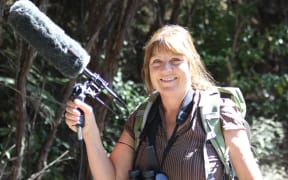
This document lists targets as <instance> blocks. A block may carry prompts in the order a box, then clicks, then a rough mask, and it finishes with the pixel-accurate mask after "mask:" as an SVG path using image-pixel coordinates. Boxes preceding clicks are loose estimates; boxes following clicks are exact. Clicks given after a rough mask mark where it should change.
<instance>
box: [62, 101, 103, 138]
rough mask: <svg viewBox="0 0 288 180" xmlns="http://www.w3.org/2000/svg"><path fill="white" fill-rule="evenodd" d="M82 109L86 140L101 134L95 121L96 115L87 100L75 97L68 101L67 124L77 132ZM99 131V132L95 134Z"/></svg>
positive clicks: (83, 130)
mask: <svg viewBox="0 0 288 180" xmlns="http://www.w3.org/2000/svg"><path fill="white" fill-rule="evenodd" d="M79 109H81V110H82V111H83V113H84V119H85V120H84V127H83V129H82V132H83V138H84V140H85V139H87V138H89V137H93V136H94V138H95V136H97V135H99V130H98V127H97V124H96V121H95V116H94V113H93V109H92V107H91V106H89V105H88V104H86V103H85V102H83V101H81V100H79V99H75V100H73V101H68V102H67V103H66V113H65V122H66V124H67V126H68V127H69V128H70V129H71V130H72V131H74V132H77V127H76V124H77V122H78V121H79V119H80V116H81V113H80V111H79ZM95 133H97V134H95Z"/></svg>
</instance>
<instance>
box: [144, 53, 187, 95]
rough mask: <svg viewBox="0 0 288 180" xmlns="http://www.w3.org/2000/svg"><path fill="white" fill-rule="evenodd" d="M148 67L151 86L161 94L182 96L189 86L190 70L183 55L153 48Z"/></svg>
mask: <svg viewBox="0 0 288 180" xmlns="http://www.w3.org/2000/svg"><path fill="white" fill-rule="evenodd" d="M149 69H150V79H151V83H152V85H153V88H154V89H156V90H157V91H159V93H160V94H161V95H168V96H171V95H180V96H183V95H185V93H186V92H187V89H188V88H190V87H191V72H190V68H189V65H188V61H187V59H186V58H185V57H184V56H183V55H180V54H174V53H172V52H171V51H169V50H167V49H165V48H154V51H153V53H152V56H151V58H150V62H149ZM179 93H180V94H179Z"/></svg>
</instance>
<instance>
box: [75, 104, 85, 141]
mask: <svg viewBox="0 0 288 180" xmlns="http://www.w3.org/2000/svg"><path fill="white" fill-rule="evenodd" d="M78 110H79V111H80V117H79V120H78V122H77V124H76V127H77V137H78V140H79V141H81V140H83V133H82V128H83V127H84V112H83V111H82V110H81V109H79V108H78Z"/></svg>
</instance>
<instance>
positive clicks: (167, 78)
mask: <svg viewBox="0 0 288 180" xmlns="http://www.w3.org/2000/svg"><path fill="white" fill-rule="evenodd" d="M176 79H177V77H175V76H170V77H162V78H161V79H160V80H161V81H163V82H171V81H174V80H176Z"/></svg>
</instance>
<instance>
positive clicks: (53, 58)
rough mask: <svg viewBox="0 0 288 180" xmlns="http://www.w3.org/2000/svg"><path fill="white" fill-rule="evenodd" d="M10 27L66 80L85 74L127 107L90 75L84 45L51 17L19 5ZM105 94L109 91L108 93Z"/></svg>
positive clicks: (25, 4) (11, 15)
mask: <svg viewBox="0 0 288 180" xmlns="http://www.w3.org/2000/svg"><path fill="white" fill-rule="evenodd" d="M8 23H9V24H10V25H11V27H12V28H13V29H14V30H15V31H16V33H18V34H19V35H20V36H21V37H22V38H23V39H24V40H26V41H27V42H28V43H29V44H30V45H31V46H32V47H33V48H34V49H35V50H36V51H37V52H39V54H40V55H41V56H43V58H44V59H45V60H47V61H48V63H49V64H51V65H53V66H54V67H55V68H56V69H57V70H59V71H60V72H61V73H62V74H63V75H64V76H67V77H69V78H76V77H77V76H78V75H79V74H82V73H83V74H84V75H85V76H87V77H88V78H90V80H92V81H93V83H95V84H96V86H97V87H99V88H100V89H101V90H104V91H103V92H104V93H105V94H108V95H110V96H112V97H113V98H114V99H116V100H117V101H116V102H118V104H120V105H121V106H122V107H125V103H124V102H123V101H122V100H121V98H119V96H118V95H117V93H116V92H114V91H113V90H112V89H110V88H109V87H108V83H107V82H106V81H105V80H104V79H102V78H101V77H100V75H99V74H97V73H92V72H90V71H89V70H88V69H87V68H86V66H87V64H88V63H89V61H90V56H89V54H88V53H87V52H86V51H85V49H83V48H82V47H81V45H80V44H79V43H78V42H77V41H75V40H73V39H72V38H70V37H69V36H68V35H67V34H65V32H64V30H62V29H61V28H60V27H59V26H57V25H56V24H55V23H54V22H53V21H52V20H51V19H50V18H49V17H47V16H46V15H45V14H44V13H43V12H41V11H40V10H39V9H38V8H37V7H36V6H35V5H34V4H33V3H32V2H31V1H29V0H19V1H16V2H15V3H14V4H13V5H12V6H11V7H10V10H9V14H8ZM105 90H106V91H105Z"/></svg>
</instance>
